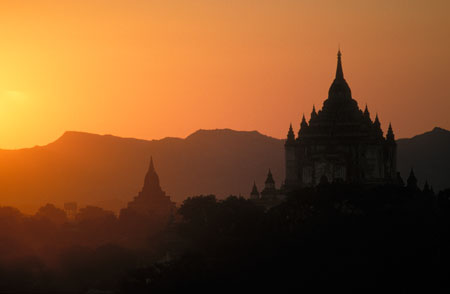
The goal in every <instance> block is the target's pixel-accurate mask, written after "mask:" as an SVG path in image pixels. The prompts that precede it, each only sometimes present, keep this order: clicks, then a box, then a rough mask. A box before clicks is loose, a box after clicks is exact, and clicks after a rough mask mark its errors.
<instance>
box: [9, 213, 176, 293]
mask: <svg viewBox="0 0 450 294" xmlns="http://www.w3.org/2000/svg"><path fill="white" fill-rule="evenodd" d="M166 225H167V224H164V225H162V224H161V223H160V222H159V221H158V220H155V219H153V218H152V217H151V216H146V217H139V216H135V215H131V214H130V212H128V213H127V215H126V216H120V217H117V216H116V215H115V214H114V213H113V212H111V211H107V210H104V209H102V208H100V207H94V206H87V207H85V208H82V209H80V210H79V211H78V213H77V214H76V215H75V216H74V218H73V219H69V218H68V217H67V215H66V213H65V212H64V211H63V210H62V209H59V208H57V207H55V206H54V205H52V204H47V205H45V206H43V207H41V208H40V209H39V211H38V212H37V213H36V214H35V215H31V216H29V215H24V214H22V213H21V212H20V211H19V210H18V209H16V208H13V207H0V292H1V293H62V292H65V291H67V292H70V293H85V292H86V291H88V290H89V289H118V288H119V286H120V284H119V283H120V282H121V281H122V280H123V279H124V278H125V277H126V274H127V271H129V270H131V269H135V268H137V267H139V266H143V265H145V264H151V263H153V262H155V261H157V260H158V258H159V257H160V256H161V255H162V254H163V253H160V252H159V251H158V250H160V249H159V245H158V234H161V233H162V232H163V231H164V229H165V228H166Z"/></svg>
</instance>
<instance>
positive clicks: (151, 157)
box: [148, 156, 155, 172]
mask: <svg viewBox="0 0 450 294" xmlns="http://www.w3.org/2000/svg"><path fill="white" fill-rule="evenodd" d="M148 170H149V171H153V172H155V166H154V165H153V156H150V166H149V168H148Z"/></svg>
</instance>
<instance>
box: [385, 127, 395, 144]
mask: <svg viewBox="0 0 450 294" xmlns="http://www.w3.org/2000/svg"><path fill="white" fill-rule="evenodd" d="M386 139H387V140H389V141H395V136H394V131H393V130H392V125H391V123H389V128H388V132H387V134H386Z"/></svg>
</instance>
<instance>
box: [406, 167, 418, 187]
mask: <svg viewBox="0 0 450 294" xmlns="http://www.w3.org/2000/svg"><path fill="white" fill-rule="evenodd" d="M406 186H407V187H408V188H409V189H417V178H416V175H415V174H414V170H413V169H412V168H411V171H410V172H409V177H408V180H407V185H406Z"/></svg>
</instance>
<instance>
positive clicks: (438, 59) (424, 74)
mask: <svg viewBox="0 0 450 294" xmlns="http://www.w3.org/2000/svg"><path fill="white" fill-rule="evenodd" d="M449 11H450V1H445V0H443V1H412V0H409V1H406V0H405V1H392V0H390V1H379V0H378V1H359V0H358V1H331V0H330V1H300V0H276V1H275V0H274V1H266V0H254V1H245V0H238V1H231V0H229V1H222V0H197V1H196V0H190V1H188V0H186V1H182V0H179V1H171V0H163V1H150V0H121V1H119V0H85V1H84V0H54V1H43V0H28V1H27V0H24V1H17V0H1V1H0V148H20V147H30V146H34V145H42V144H46V143H48V142H50V141H52V140H55V139H56V138H57V137H59V136H60V135H61V134H62V133H63V132H64V131H66V130H78V131H86V132H93V133H100V134H105V133H109V134H114V135H119V136H126V137H137V138H146V139H152V138H162V137H165V136H178V137H184V136H186V135H188V134H190V133H191V132H193V131H195V130H197V129H199V128H204V129H211V128H233V129H238V130H254V129H257V130H259V131H260V132H262V133H265V134H268V135H271V136H274V137H279V138H281V137H283V138H284V137H285V134H286V132H287V128H288V126H289V123H290V122H292V123H293V124H294V126H295V129H296V130H298V125H299V122H300V118H301V115H302V113H303V112H305V113H306V114H307V117H309V113H310V112H311V108H312V105H313V103H315V104H316V106H317V107H319V108H320V107H321V105H322V101H323V100H324V99H325V98H326V95H327V92H328V88H329V86H330V84H331V82H332V79H333V75H334V72H335V64H336V51H337V46H338V43H340V44H341V48H342V51H343V67H344V73H345V77H346V79H347V81H348V82H349V84H350V87H351V88H352V93H353V96H354V98H356V99H357V100H358V102H359V103H360V106H361V107H363V106H364V104H365V103H367V104H368V105H369V110H370V111H371V113H372V114H373V115H375V112H376V111H378V113H379V116H380V119H381V123H382V125H383V128H384V129H386V126H387V123H388V122H389V121H392V124H393V126H394V131H395V133H396V135H397V137H406V136H411V135H414V134H417V133H420V132H424V131H426V130H430V129H431V128H432V127H434V126H441V127H444V128H447V129H449V128H450V119H449V110H450V97H449V89H448V86H449V84H450V38H449V36H450V18H449V17H448V12H449Z"/></svg>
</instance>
